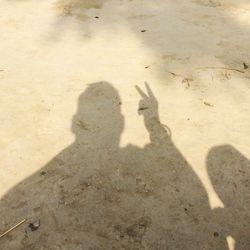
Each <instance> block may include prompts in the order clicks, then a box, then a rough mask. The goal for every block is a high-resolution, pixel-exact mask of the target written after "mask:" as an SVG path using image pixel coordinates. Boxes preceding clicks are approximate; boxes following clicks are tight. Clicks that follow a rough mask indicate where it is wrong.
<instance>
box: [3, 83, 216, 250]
mask: <svg viewBox="0 0 250 250" xmlns="http://www.w3.org/2000/svg"><path fill="white" fill-rule="evenodd" d="M136 88H137V91H138V92H139V94H140V95H141V97H142V99H141V101H140V105H139V108H138V112H139V114H140V115H141V116H143V119H144V123H145V127H146V129H147V131H148V133H149V136H150V143H149V144H148V145H146V146H145V147H144V148H139V147H137V146H134V145H128V146H126V147H124V148H121V147H120V146H119V141H120V136H121V133H122V131H123V129H124V117H123V115H122V113H121V100H120V97H119V94H118V92H117V90H116V89H115V88H114V87H113V86H112V85H111V84H110V83H107V82H97V83H93V84H90V85H89V86H88V87H87V89H86V91H85V92H84V93H83V94H82V95H81V96H80V97H79V100H78V108H77V112H76V114H75V115H74V117H73V120H72V131H73V133H74V134H75V141H74V142H73V143H72V144H71V145H69V146H68V147H67V148H66V149H64V150H63V151H62V152H60V153H59V154H58V155H56V156H55V157H54V158H53V159H52V160H51V161H50V162H49V163H48V164H46V166H44V167H43V168H42V169H40V170H39V171H38V172H36V173H35V174H33V175H31V176H30V177H28V178H27V179H25V180H23V181H22V182H21V183H19V184H18V185H16V186H15V187H13V188H12V189H11V190H10V191H9V192H8V193H7V194H6V195H5V196H4V197H3V198H2V199H1V201H0V214H1V216H2V221H1V224H0V228H1V230H3V229H5V228H6V229H8V228H10V227H11V226H12V225H13V224H14V223H15V222H16V221H18V220H21V219H24V218H25V219H26V223H25V224H24V225H22V226H21V227H19V228H18V229H16V230H15V231H13V232H11V233H9V234H8V235H7V236H5V237H3V238H2V239H1V240H0V248H1V249H3V250H5V249H197V250H198V249H199V250H200V249H216V246H217V245H218V244H217V242H216V241H215V239H214V231H213V230H214V226H213V223H212V222H211V219H210V217H209V215H210V214H211V210H210V207H209V203H208V197H207V193H206V191H205V189H204V187H203V185H202V183H201V182H200V180H199V178H198V176H197V175H196V174H195V172H194V171H193V170H192V167H191V166H190V165H189V163H188V162H187V161H186V160H185V158H184V157H183V156H182V154H181V153H180V151H179V150H178V149H177V148H176V146H175V145H174V143H173V141H172V139H171V133H170V130H169V129H167V128H166V126H164V125H162V124H161V122H160V118H159V113H158V102H157V99H156V98H155V96H154V94H153V92H152V91H151V89H150V88H149V86H148V85H146V89H147V93H145V92H144V91H143V90H142V89H140V88H139V87H138V86H137V87H136ZM37 221H39V226H37V227H35V228H34V227H32V224H30V223H33V224H34V222H37ZM36 224H37V223H36ZM218 249H219V248H218Z"/></svg>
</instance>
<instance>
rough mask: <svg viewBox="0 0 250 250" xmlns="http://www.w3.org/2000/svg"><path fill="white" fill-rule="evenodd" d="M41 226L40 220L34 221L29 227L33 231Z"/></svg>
mask: <svg viewBox="0 0 250 250" xmlns="http://www.w3.org/2000/svg"><path fill="white" fill-rule="evenodd" d="M39 227H40V220H37V221H34V222H32V223H30V224H29V228H30V230H31V231H36V230H37V229H38V228H39Z"/></svg>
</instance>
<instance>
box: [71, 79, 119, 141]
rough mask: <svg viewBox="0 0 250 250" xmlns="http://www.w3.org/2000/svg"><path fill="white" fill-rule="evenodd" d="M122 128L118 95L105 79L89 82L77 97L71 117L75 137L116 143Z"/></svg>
mask: <svg viewBox="0 0 250 250" xmlns="http://www.w3.org/2000/svg"><path fill="white" fill-rule="evenodd" d="M123 128H124V117H123V115H122V113H121V99H120V96H119V94H118V91H117V90H116V89H115V88H114V87H113V86H112V85H111V84H110V83H108V82H96V83H92V84H90V85H89V86H88V87H87V89H86V90H85V91H84V92H83V94H81V95H80V97H79V99H78V107H77V112H76V114H75V115H74V117H73V120H72V132H73V133H74V134H75V135H76V140H78V141H79V140H84V139H86V138H87V139H88V140H89V139H90V138H91V140H93V141H95V143H96V142H101V143H102V144H110V143H113V144H114V143H115V144H118V143H119V140H120V136H121V133H122V131H123Z"/></svg>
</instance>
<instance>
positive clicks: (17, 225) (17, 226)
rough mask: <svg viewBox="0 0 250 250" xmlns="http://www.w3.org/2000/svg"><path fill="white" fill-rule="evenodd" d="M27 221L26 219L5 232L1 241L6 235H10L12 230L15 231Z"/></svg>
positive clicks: (0, 236)
mask: <svg viewBox="0 0 250 250" xmlns="http://www.w3.org/2000/svg"><path fill="white" fill-rule="evenodd" d="M25 221H26V219H23V220H22V221H20V222H19V223H17V224H16V225H15V226H13V227H12V228H10V229H8V230H7V231H5V232H4V233H3V234H1V235H0V239H1V238H2V237H3V236H5V235H6V234H8V233H9V232H11V231H12V230H14V229H15V228H17V227H19V226H20V225H22V224H23V223H24V222H25Z"/></svg>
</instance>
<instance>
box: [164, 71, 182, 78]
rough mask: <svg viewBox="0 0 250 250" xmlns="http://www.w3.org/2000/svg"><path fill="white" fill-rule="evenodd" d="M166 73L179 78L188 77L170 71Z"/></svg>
mask: <svg viewBox="0 0 250 250" xmlns="http://www.w3.org/2000/svg"><path fill="white" fill-rule="evenodd" d="M166 72H167V73H169V74H171V75H173V76H178V77H181V78H186V77H184V76H182V75H179V74H176V73H174V72H171V71H168V70H166Z"/></svg>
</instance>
